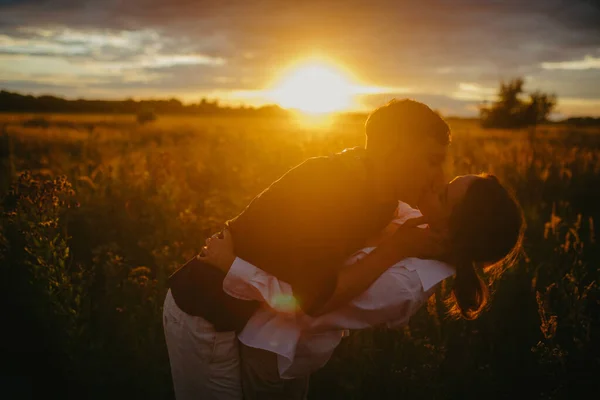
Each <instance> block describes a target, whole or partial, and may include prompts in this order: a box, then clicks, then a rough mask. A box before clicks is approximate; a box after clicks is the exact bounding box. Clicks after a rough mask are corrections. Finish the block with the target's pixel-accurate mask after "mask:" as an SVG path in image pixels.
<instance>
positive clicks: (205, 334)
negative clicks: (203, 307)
mask: <svg viewBox="0 0 600 400" xmlns="http://www.w3.org/2000/svg"><path fill="white" fill-rule="evenodd" d="M163 327H164V331H165V339H166V342H167V350H168V352H169V362H170V364H171V375H172V378H173V388H174V390H175V398H176V399H177V400H190V399H195V400H196V399H199V400H241V399H242V398H243V399H245V400H254V399H256V400H305V399H306V396H307V394H308V380H309V379H308V378H309V377H308V376H307V377H303V378H297V379H281V378H280V377H279V372H278V369H277V356H276V355H275V354H273V353H271V352H268V351H265V350H261V349H255V348H252V347H248V346H245V345H243V344H241V343H239V342H238V340H237V336H236V334H235V332H216V331H215V329H214V327H213V325H212V324H211V323H209V322H208V321H206V320H204V319H203V318H200V317H194V316H191V315H189V314H186V313H185V312H183V311H181V309H180V308H179V307H178V306H177V304H175V300H174V299H173V296H172V295H171V291H170V290H169V291H168V292H167V296H166V298H165V302H164V308H163ZM240 355H241V360H240ZM242 393H243V395H242Z"/></svg>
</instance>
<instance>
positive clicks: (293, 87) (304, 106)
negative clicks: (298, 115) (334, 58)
mask: <svg viewBox="0 0 600 400" xmlns="http://www.w3.org/2000/svg"><path fill="white" fill-rule="evenodd" d="M354 91H355V85H353V84H352V83H351V82H350V80H349V79H348V78H347V77H346V74H344V73H343V72H342V71H340V70H338V69H336V68H334V67H331V66H328V65H324V64H307V65H302V66H298V67H297V68H295V69H294V70H292V71H290V72H289V73H288V74H286V75H285V76H284V77H283V79H281V80H280V81H279V82H278V83H277V84H276V85H275V88H274V89H273V90H272V91H271V92H270V96H269V97H270V98H271V100H272V101H275V102H276V103H278V104H279V105H281V106H282V107H285V108H292V109H297V110H300V111H303V112H305V113H310V114H322V113H330V112H335V111H344V110H347V109H349V108H350V107H351V106H352V105H353V104H352V102H353V99H354Z"/></svg>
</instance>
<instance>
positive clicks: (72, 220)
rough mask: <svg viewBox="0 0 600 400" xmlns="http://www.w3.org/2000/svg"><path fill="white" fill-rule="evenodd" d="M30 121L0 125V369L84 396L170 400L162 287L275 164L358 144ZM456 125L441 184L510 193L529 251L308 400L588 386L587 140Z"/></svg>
mask: <svg viewBox="0 0 600 400" xmlns="http://www.w3.org/2000/svg"><path fill="white" fill-rule="evenodd" d="M39 118H40V117H39V116H2V117H0V143H1V144H2V146H1V147H0V156H1V163H0V185H1V186H0V190H1V192H0V194H1V195H2V210H1V211H2V223H1V225H0V260H1V268H0V274H2V277H1V278H2V279H1V282H2V284H1V285H2V287H1V288H0V289H1V291H2V294H3V296H4V297H5V299H4V300H5V301H4V302H3V304H5V305H6V308H7V310H8V311H7V313H8V316H9V318H10V320H11V321H13V323H11V325H10V326H12V328H10V329H4V331H3V335H2V337H1V340H2V343H3V353H5V355H6V357H3V361H4V363H3V366H2V367H3V370H5V371H8V372H6V373H9V374H13V375H16V376H29V377H31V379H32V382H33V383H34V385H35V387H36V389H39V390H42V391H44V392H46V393H51V392H52V393H56V394H62V395H64V396H66V397H77V398H98V399H105V398H110V397H113V398H114V397H119V398H121V397H123V398H125V397H127V398H132V397H133V398H141V397H144V398H161V399H162V398H172V397H173V393H172V387H171V381H170V375H169V365H168V359H167V355H166V349H165V344H164V339H163V333H162V324H161V307H162V301H163V299H164V295H165V292H166V289H167V288H166V285H165V280H166V277H167V276H168V275H169V274H170V272H172V271H173V270H174V269H175V268H176V267H177V266H178V265H180V264H181V263H182V262H184V261H185V260H187V259H188V258H189V257H191V256H192V255H194V254H195V253H196V252H197V251H198V250H199V248H200V247H201V246H202V245H203V243H204V239H205V237H206V236H208V235H209V234H211V233H213V232H214V231H216V230H217V229H219V227H220V225H221V224H222V223H223V222H224V221H225V220H227V219H229V218H231V217H232V216H234V215H236V214H237V213H238V212H240V211H241V210H242V209H243V208H244V207H245V205H246V204H247V203H248V202H249V201H250V200H251V199H252V197H254V196H255V195H256V194H257V193H259V192H260V191H261V190H262V189H263V188H264V187H265V186H267V185H268V184H269V183H270V182H271V181H272V180H274V179H276V178H277V177H278V176H280V175H281V174H282V173H283V172H285V171H286V170H287V169H288V168H290V167H291V166H293V165H296V164H297V163H299V162H301V161H302V160H303V159H305V158H306V157H311V156H317V155H324V154H329V153H333V152H337V151H340V150H341V149H343V148H345V147H351V146H357V145H362V144H363V142H364V137H363V129H362V125H361V123H362V121H361V120H360V119H342V118H340V119H338V120H336V121H335V122H333V123H332V124H331V125H328V126H321V127H319V126H310V125H303V124H302V123H299V122H297V121H290V120H277V119H256V118H237V119H224V118H167V117H159V119H158V121H155V122H151V123H148V124H145V125H143V126H140V125H138V124H136V123H135V120H134V117H133V116H131V117H124V116H121V117H120V118H111V117H93V116H86V117H73V116H61V115H52V116H44V117H41V118H43V120H44V122H41V120H40V119H39ZM32 121H33V122H32ZM450 123H451V126H452V128H453V135H454V137H453V143H452V145H451V156H452V157H451V159H450V162H449V165H448V170H449V173H450V174H452V175H456V174H463V173H478V172H482V171H489V172H492V173H494V174H496V175H498V176H499V177H500V178H501V180H502V181H503V182H505V183H506V184H507V185H509V186H510V187H511V188H512V190H514V192H515V193H516V195H517V197H518V199H519V201H520V202H521V204H522V206H523V209H524V211H525V214H526V220H527V227H528V228H527V233H526V242H525V249H524V254H523V255H522V256H521V258H520V260H519V262H518V263H517V265H515V266H514V267H513V268H511V269H510V270H508V271H507V272H506V273H505V274H504V275H503V276H502V277H501V278H500V279H499V280H497V281H496V282H494V295H493V299H492V303H491V306H490V308H489V309H488V310H487V311H486V312H485V313H484V315H483V316H482V317H480V318H479V319H478V320H476V321H471V322H466V321H455V320H450V319H448V318H446V316H445V311H446V310H445V309H444V306H443V304H442V302H441V301H438V300H439V299H441V298H442V297H444V295H445V293H446V292H447V290H449V288H448V287H446V286H444V287H443V288H441V289H440V290H439V291H438V293H436V296H435V297H434V298H433V299H431V301H430V302H429V304H428V305H427V307H424V308H423V309H422V310H420V311H419V313H418V314H417V315H415V317H414V318H413V319H412V320H411V323H410V325H409V326H408V327H406V328H405V329H402V330H397V331H390V330H380V329H372V330H367V331H361V332H356V333H353V334H352V335H351V336H350V337H349V338H347V339H345V340H344V341H343V342H342V345H340V347H339V348H338V349H337V351H336V353H335V355H334V357H333V359H332V360H331V362H330V363H329V364H328V365H327V366H326V367H325V368H324V369H323V370H321V371H319V372H318V373H316V374H315V375H314V376H313V379H312V383H311V389H310V395H311V396H310V397H311V398H314V399H331V398H343V399H354V398H356V399H362V398H399V397H401V396H403V397H406V398H411V399H414V398H426V399H433V398H435V399H454V398H459V397H460V398H479V397H481V396H487V397H492V398H506V397H507V396H509V395H516V394H519V395H522V396H529V397H533V398H564V397H565V396H566V395H567V394H569V396H570V397H575V396H577V395H580V394H582V393H584V392H585V391H586V390H588V389H592V388H594V389H598V388H599V386H600V385H599V384H598V383H597V381H598V380H597V378H596V377H597V376H598V372H600V365H599V364H600V349H599V348H598V346H599V345H598V343H600V337H599V330H598V329H599V327H598V323H599V321H600V303H599V301H600V297H599V293H600V291H599V288H598V279H599V266H600V251H599V248H598V243H597V235H596V233H595V231H594V222H595V223H596V226H597V225H598V223H599V222H598V221H600V215H599V214H600V206H599V205H600V132H594V131H593V130H586V131H584V130H575V129H574V128H569V127H562V128H558V127H540V128H538V131H537V132H536V134H535V135H532V134H531V133H530V132H526V131H500V130H496V131H483V130H481V129H479V128H478V126H477V125H476V123H473V122H469V121H450Z"/></svg>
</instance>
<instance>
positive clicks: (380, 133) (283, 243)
mask: <svg viewBox="0 0 600 400" xmlns="http://www.w3.org/2000/svg"><path fill="white" fill-rule="evenodd" d="M365 130H366V136H367V141H366V145H365V147H364V148H358V147H357V148H353V149H347V150H345V151H343V152H341V153H338V154H334V155H331V156H328V157H314V158H310V159H308V160H306V161H305V162H303V163H301V164H300V165H298V166H296V167H294V168H292V169H291V170H290V171H288V172H287V173H286V174H285V175H283V176H282V177H281V178H280V179H279V180H277V181H275V182H274V183H273V184H272V185H271V186H270V187H268V188H267V189H265V190H264V191H263V192H262V193H261V194H259V195H258V196H256V197H255V198H254V200H252V202H251V203H250V204H249V205H248V207H246V209H245V210H244V211H243V212H242V213H240V214H239V215H238V216H237V217H235V218H234V219H233V220H231V221H228V223H227V226H228V229H229V231H230V232H231V235H232V238H233V243H234V248H235V254H236V255H238V256H239V257H240V258H242V259H244V260H246V261H248V262H250V263H252V264H254V265H256V266H257V267H259V268H260V269H262V270H263V271H265V272H267V273H270V274H272V275H273V276H275V277H277V278H279V279H280V280H282V281H285V282H288V283H289V284H290V285H291V287H292V289H293V293H294V298H295V301H296V302H297V304H298V306H299V308H300V309H301V310H302V311H303V312H304V313H306V314H308V315H313V316H315V315H320V314H323V313H325V312H327V311H329V310H332V309H335V308H337V307H339V306H341V305H343V304H345V303H347V302H348V301H350V300H351V299H352V298H353V297H355V296H356V295H358V294H360V293H361V292H362V291H364V290H365V289H367V288H368V287H369V285H370V284H371V283H373V282H374V281H375V280H376V279H377V277H378V276H379V275H380V274H381V273H382V272H383V271H384V270H385V268H383V267H385V266H383V267H382V266H381V265H378V263H377V261H378V252H377V251H374V252H373V253H372V254H369V256H367V257H365V258H364V259H363V260H361V262H359V263H357V264H355V265H353V266H351V267H350V268H344V269H343V271H340V270H339V268H336V266H340V267H341V266H342V265H343V263H344V261H345V260H346V258H347V257H348V256H349V255H351V254H353V253H354V252H356V251H357V250H359V249H360V248H361V247H363V245H364V244H365V242H366V241H367V240H368V239H369V238H371V237H372V236H374V235H376V234H378V233H379V232H380V231H381V230H382V229H383V228H384V227H385V226H386V225H387V224H388V223H389V222H390V220H391V219H392V217H393V215H394V211H395V209H396V207H397V205H398V200H402V201H404V202H406V203H409V204H418V201H419V198H420V197H421V196H422V195H423V193H425V192H426V191H428V190H430V188H431V186H432V185H439V186H440V187H441V186H442V184H443V182H444V181H443V173H442V164H443V161H444V159H445V155H446V152H447V146H448V144H449V142H450V129H449V127H448V125H447V124H446V123H445V122H444V121H443V120H442V118H441V117H440V116H439V115H437V114H436V113H434V112H433V111H432V110H431V109H430V108H429V107H427V106H426V105H424V104H422V103H418V102H416V101H413V100H408V99H405V100H393V101H391V102H389V103H388V104H386V105H384V106H382V107H380V108H378V109H377V110H375V111H374V112H373V113H371V115H370V116H369V118H368V120H367V122H366V125H365ZM417 231H420V230H417V229H416V228H415V233H414V235H411V237H413V239H412V240H407V238H408V237H409V236H407V235H406V233H405V232H404V231H401V232H400V233H399V234H398V237H397V240H398V248H397V252H398V255H399V258H401V257H400V256H411V255H412V256H426V255H427V256H431V254H422V253H423V251H426V249H430V248H434V247H435V246H434V243H433V241H431V238H429V237H427V236H426V235H425V234H423V232H417ZM415 238H416V239H415ZM419 238H420V239H419ZM415 240H416V241H415ZM419 240H420V241H421V243H419V242H418V241H419ZM424 249H425V250H424ZM416 253H419V254H416ZM224 277H225V273H224V272H223V271H221V270H219V269H218V268H215V267H212V266H210V265H208V264H207V263H206V262H203V261H202V257H197V258H194V259H192V260H190V261H189V262H188V263H186V265H184V266H183V267H181V268H180V269H179V270H177V271H176V272H175V273H174V274H173V275H172V276H171V277H170V280H169V283H170V287H171V295H172V298H173V300H174V303H176V305H177V307H178V312H179V311H181V312H182V313H184V314H186V315H189V316H195V317H199V318H201V321H203V322H202V324H201V325H202V328H201V329H202V331H203V332H207V330H208V331H210V330H211V329H212V330H213V331H211V332H210V336H209V337H210V338H211V339H213V338H215V339H214V340H217V341H218V342H219V344H220V347H223V346H225V344H227V343H229V344H230V348H231V349H233V350H231V352H232V353H233V352H235V349H236V348H237V347H236V346H237V342H236V339H235V334H232V332H240V331H241V330H242V329H243V327H244V326H245V324H246V322H247V321H248V320H249V319H250V317H251V316H252V315H253V313H254V312H255V311H256V310H257V309H258V308H259V306H260V304H259V303H258V302H256V301H245V300H240V299H236V298H233V297H231V296H229V295H227V294H226V293H225V292H224V291H223V288H222V286H223V279H224ZM178 315H179V314H178ZM181 317H182V318H185V316H181ZM177 318H179V317H177ZM204 322H207V324H204ZM178 329H188V328H181V327H179V328H178ZM165 332H166V334H168V335H167V346H168V348H169V357H170V359H171V367H172V372H173V380H174V384H175V390H176V395H177V396H178V397H183V396H185V395H186V394H190V392H192V391H193V390H195V389H189V390H188V389H181V388H183V387H188V388H189V387H192V386H193V385H194V384H195V381H194V378H195V376H194V374H200V373H201V372H200V371H198V370H199V369H201V370H202V371H204V372H202V373H205V375H204V376H203V379H204V378H206V379H205V382H206V384H202V385H203V386H202V387H201V390H203V393H208V394H212V395H215V398H236V396H238V394H239V393H237V389H236V388H235V387H234V385H235V384H236V380H239V371H240V366H239V365H238V364H237V362H235V361H232V359H230V358H227V359H226V360H225V361H226V362H224V363H222V364H219V365H218V366H217V365H216V364H211V365H210V366H209V367H208V369H211V368H218V369H219V370H218V371H217V372H214V373H213V374H212V375H211V374H208V375H206V368H205V366H203V367H202V368H195V370H191V369H193V368H192V367H190V370H189V371H186V370H185V369H186V368H185V367H183V366H184V365H187V364H186V363H185V362H183V361H182V362H179V360H182V359H184V358H185V359H186V360H189V357H188V356H187V355H186V352H187V350H186V348H184V347H181V345H180V344H179V343H175V342H176V341H177V340H176V338H177V337H179V336H176V335H175V336H174V335H172V334H171V333H172V331H168V332H167V328H165ZM180 337H183V336H180ZM182 340H183V339H182ZM215 343H216V342H215ZM175 347H177V352H176V351H175V350H173V349H175ZM214 347H215V346H213V348H214ZM175 353H177V354H175ZM241 354H242V360H241V362H242V366H241V371H242V376H241V381H242V384H243V390H244V396H245V397H247V398H253V396H254V395H256V396H260V398H264V397H268V398H274V399H277V398H282V399H283V398H304V397H305V394H306V388H307V382H308V380H307V379H304V380H302V379H298V380H286V381H282V380H280V379H278V377H274V376H273V375H272V374H270V373H269V371H272V368H275V370H276V358H275V357H274V355H272V354H270V353H268V352H264V353H261V352H260V351H254V350H252V349H246V348H244V347H243V346H242V349H241ZM244 355H246V358H247V359H252V360H253V361H256V360H257V359H258V360H260V362H258V363H257V362H252V363H244ZM263 367H266V368H265V369H264V370H261V369H262V368H263ZM265 371H267V373H265ZM209 375H210V376H209ZM196 376H198V379H200V378H199V375H196ZM215 376H218V379H216V378H214V377H215ZM226 377H229V379H226ZM238 384H239V382H238ZM207 387H208V389H207ZM178 392H179V393H178ZM259 394H260V395H259Z"/></svg>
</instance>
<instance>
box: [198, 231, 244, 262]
mask: <svg viewBox="0 0 600 400" xmlns="http://www.w3.org/2000/svg"><path fill="white" fill-rule="evenodd" d="M220 236H222V237H220ZM198 259H199V260H202V261H204V262H206V263H209V264H210V265H213V266H215V267H217V268H219V269H220V270H221V271H223V272H225V273H227V272H228V271H229V268H231V264H233V262H234V261H235V253H234V252H233V240H232V238H231V233H230V232H229V230H228V229H227V228H225V229H224V230H223V234H222V235H220V234H219V233H217V234H214V235H213V236H212V237H209V238H208V239H206V246H204V247H203V248H202V253H200V254H199V255H198Z"/></svg>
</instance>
